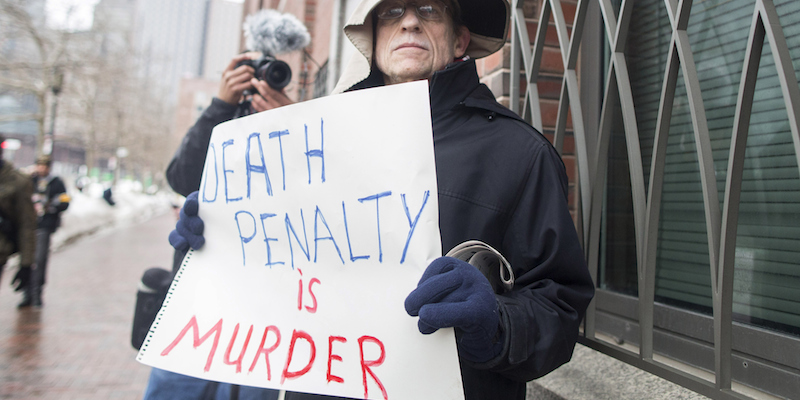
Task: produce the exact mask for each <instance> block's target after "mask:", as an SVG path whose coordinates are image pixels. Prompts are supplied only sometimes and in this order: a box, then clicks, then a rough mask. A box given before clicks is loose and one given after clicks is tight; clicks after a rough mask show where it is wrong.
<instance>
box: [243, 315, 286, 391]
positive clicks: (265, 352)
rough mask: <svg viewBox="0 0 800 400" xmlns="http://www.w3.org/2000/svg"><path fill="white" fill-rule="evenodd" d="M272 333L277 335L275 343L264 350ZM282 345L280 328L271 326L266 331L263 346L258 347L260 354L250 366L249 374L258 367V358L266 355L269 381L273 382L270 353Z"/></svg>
mask: <svg viewBox="0 0 800 400" xmlns="http://www.w3.org/2000/svg"><path fill="white" fill-rule="evenodd" d="M270 332H272V333H274V334H275V343H274V344H273V345H272V346H270V347H269V348H264V343H266V341H267V334H269V333H270ZM280 343H281V331H279V330H278V327H277V326H275V325H270V326H268V327H266V328H265V329H264V336H262V337H261V344H260V345H259V346H258V352H257V353H256V356H255V357H253V363H252V364H250V370H249V372H253V369H255V367H256V363H258V357H259V356H261V355H262V354H263V355H264V361H265V362H266V363H267V380H268V381H271V380H272V371H271V369H270V367H269V353H272V352H273V351H275V349H277V348H278V345H279V344H280Z"/></svg>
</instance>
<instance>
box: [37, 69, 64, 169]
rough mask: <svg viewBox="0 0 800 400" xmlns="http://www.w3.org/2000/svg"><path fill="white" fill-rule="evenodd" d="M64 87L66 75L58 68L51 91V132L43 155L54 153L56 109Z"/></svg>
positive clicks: (43, 147)
mask: <svg viewBox="0 0 800 400" xmlns="http://www.w3.org/2000/svg"><path fill="white" fill-rule="evenodd" d="M63 85H64V73H63V72H62V71H61V69H60V68H58V67H56V68H55V70H54V71H53V84H52V85H51V86H50V90H51V91H52V92H53V102H52V104H51V105H50V131H49V132H47V137H46V138H45V140H44V145H43V146H42V153H43V154H45V155H51V154H52V153H53V146H54V142H55V129H56V109H57V108H58V95H59V94H60V93H61V89H62V87H63Z"/></svg>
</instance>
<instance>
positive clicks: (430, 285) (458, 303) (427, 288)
mask: <svg viewBox="0 0 800 400" xmlns="http://www.w3.org/2000/svg"><path fill="white" fill-rule="evenodd" d="M405 307H406V312H407V313H408V314H409V315H411V316H417V315H418V316H419V323H418V326H419V331H420V332H422V333H424V334H430V333H433V332H436V330H438V329H439V328H449V327H454V328H456V338H457V343H458V352H459V354H461V357H462V358H464V359H466V360H468V361H472V362H477V363H480V362H486V361H489V360H491V359H492V358H494V357H496V356H497V355H498V354H500V351H501V350H502V349H503V343H502V341H501V339H498V338H497V337H496V336H498V335H497V333H498V329H499V326H500V314H499V313H498V310H497V300H496V299H495V294H494V291H493V290H492V286H491V285H490V284H489V281H488V280H486V277H484V276H483V274H482V273H481V272H480V271H478V269H477V268H475V267H473V266H472V265H469V264H468V263H466V262H464V261H461V260H458V259H455V258H452V257H439V258H437V259H435V260H433V262H432V263H431V264H430V265H429V266H428V268H427V269H426V270H425V273H423V274H422V278H421V279H420V280H419V284H418V285H417V288H416V289H414V290H413V291H412V292H411V293H410V294H409V295H408V297H406V301H405Z"/></svg>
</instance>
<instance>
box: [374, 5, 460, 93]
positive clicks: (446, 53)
mask: <svg viewBox="0 0 800 400" xmlns="http://www.w3.org/2000/svg"><path fill="white" fill-rule="evenodd" d="M425 5H432V6H433V9H434V10H444V11H442V13H441V14H442V15H438V17H437V15H436V13H435V12H434V13H433V15H432V17H433V18H432V19H425V18H421V17H420V16H419V15H418V14H417V10H416V7H419V6H425ZM403 6H405V12H404V13H403V15H402V16H401V17H399V18H394V19H382V18H380V17H379V18H378V22H377V26H376V29H375V63H376V65H377V67H378V70H380V71H381V72H382V73H383V75H384V81H385V83H386V84H387V85H391V84H395V83H403V82H411V81H417V80H422V79H428V78H430V77H431V76H432V75H433V73H434V72H436V71H439V70H442V69H444V67H445V66H446V65H447V64H449V63H451V62H453V60H454V59H455V58H456V57H461V56H463V55H464V52H465V50H466V48H467V44H468V43H469V31H468V30H467V28H465V27H461V28H460V29H459V32H458V34H456V33H455V32H454V31H453V20H452V17H451V15H450V14H449V11H447V10H445V7H444V3H441V2H439V1H438V0H413V1H409V2H405V1H403V0H399V1H398V0H388V1H384V2H382V3H380V4H378V7H377V8H376V10H377V13H376V15H378V16H380V15H381V13H382V12H385V11H386V10H387V9H389V8H393V9H394V10H398V11H399V10H400V9H401V8H402V7H403ZM429 10H431V9H428V11H429ZM384 15H385V14H384ZM424 15H425V16H428V17H431V14H424Z"/></svg>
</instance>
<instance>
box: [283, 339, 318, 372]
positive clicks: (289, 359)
mask: <svg viewBox="0 0 800 400" xmlns="http://www.w3.org/2000/svg"><path fill="white" fill-rule="evenodd" d="M297 339H304V340H305V341H307V342H308V344H309V345H310V346H311V356H310V357H309V360H308V364H306V366H305V367H303V369H301V370H299V371H296V372H290V371H289V365H290V364H291V363H292V356H294V345H295V343H297ZM316 356H317V348H316V346H315V345H314V339H312V338H311V335H309V334H308V333H306V332H303V331H298V330H296V329H295V330H294V331H293V332H292V341H291V342H290V343H289V354H288V355H287V356H286V365H285V366H284V367H283V375H282V376H281V384H283V382H284V381H286V378H289V379H293V378H299V377H301V376H303V375H305V373H306V372H308V371H309V370H310V369H311V366H312V365H313V364H314V358H316Z"/></svg>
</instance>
